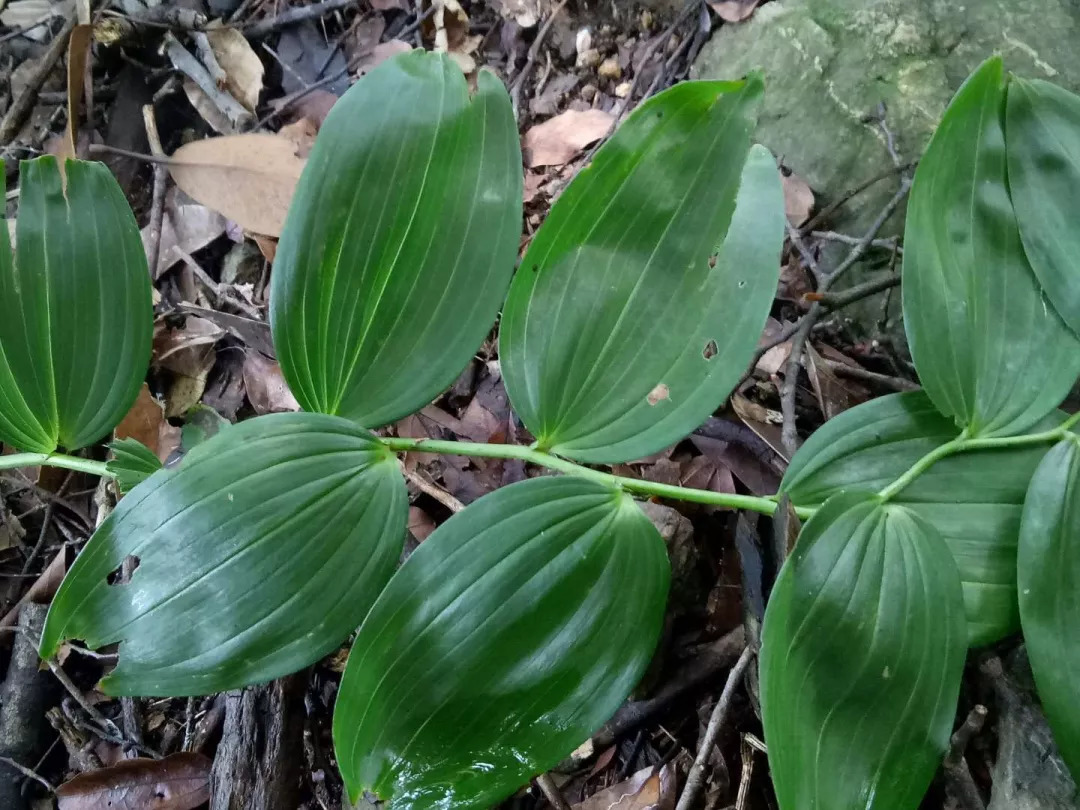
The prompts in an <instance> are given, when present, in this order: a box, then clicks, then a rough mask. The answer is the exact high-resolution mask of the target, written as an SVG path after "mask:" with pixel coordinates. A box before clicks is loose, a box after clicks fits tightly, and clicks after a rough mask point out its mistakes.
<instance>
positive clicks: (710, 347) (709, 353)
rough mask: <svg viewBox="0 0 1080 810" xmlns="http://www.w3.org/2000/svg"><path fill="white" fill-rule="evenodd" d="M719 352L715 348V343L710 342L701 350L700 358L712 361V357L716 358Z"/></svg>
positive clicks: (713, 341)
mask: <svg viewBox="0 0 1080 810" xmlns="http://www.w3.org/2000/svg"><path fill="white" fill-rule="evenodd" d="M719 351H720V350H719V349H718V348H717V346H716V341H715V340H710V341H709V342H708V343H706V344H705V348H704V349H702V350H701V356H702V357H704V358H705V359H706V360H712V359H713V358H714V357H716V355H717V353H718V352H719Z"/></svg>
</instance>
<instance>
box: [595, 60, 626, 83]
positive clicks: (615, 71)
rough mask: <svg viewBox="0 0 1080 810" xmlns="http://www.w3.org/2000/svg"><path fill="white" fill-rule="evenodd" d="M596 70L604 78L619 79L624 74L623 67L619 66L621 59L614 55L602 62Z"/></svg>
mask: <svg viewBox="0 0 1080 810" xmlns="http://www.w3.org/2000/svg"><path fill="white" fill-rule="evenodd" d="M596 72H597V74H598V75H599V76H600V78H602V79H618V78H619V77H620V76H622V68H621V67H619V60H618V59H617V58H616V57H614V56H609V57H608V58H607V59H605V60H604V61H603V62H601V63H600V67H599V68H597V70H596Z"/></svg>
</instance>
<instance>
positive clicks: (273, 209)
mask: <svg viewBox="0 0 1080 810" xmlns="http://www.w3.org/2000/svg"><path fill="white" fill-rule="evenodd" d="M304 162H305V161H304V159H303V158H301V157H298V156H297V154H296V145H295V144H294V143H293V142H292V141H290V140H288V139H287V138H281V137H279V136H277V135H267V134H261V133H252V134H248V135H227V136H223V137H220V138H206V139H205V140H201V141H193V142H192V143H189V144H185V145H184V146H181V147H180V148H179V149H177V150H176V152H174V153H173V156H172V158H171V159H170V160H169V173H170V174H171V175H172V178H173V181H174V182H175V183H176V185H178V186H179V187H180V188H181V189H183V190H184V191H185V192H186V193H187V194H188V195H189V196H191V197H193V198H194V199H196V200H198V201H199V202H201V203H202V204H203V205H206V206H209V207H210V208H213V209H214V210H215V211H219V212H220V213H222V214H223V215H225V216H226V217H228V218H229V219H231V220H233V221H235V222H236V223H237V224H239V225H240V226H241V227H243V228H244V229H245V230H248V231H253V232H254V233H258V234H264V235H267V236H280V235H281V229H282V227H283V226H284V224H285V215H286V214H287V213H288V210H289V202H290V200H292V195H293V192H294V191H295V190H296V183H297V181H298V180H299V179H300V172H301V171H302V170H303V168H304Z"/></svg>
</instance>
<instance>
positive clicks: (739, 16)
mask: <svg viewBox="0 0 1080 810" xmlns="http://www.w3.org/2000/svg"><path fill="white" fill-rule="evenodd" d="M763 1H764V0H709V7H710V8H711V9H712V10H713V11H715V12H716V15H717V16H718V17H719V18H720V19H721V20H723V21H724V22H730V23H735V22H742V21H743V20H748V19H750V17H751V15H752V14H753V13H754V9H756V8H757V7H758V6H759V5H761V3H762V2H763Z"/></svg>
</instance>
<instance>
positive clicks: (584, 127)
mask: <svg viewBox="0 0 1080 810" xmlns="http://www.w3.org/2000/svg"><path fill="white" fill-rule="evenodd" d="M614 122H615V116H613V115H612V114H611V113H608V112H604V111H603V110H567V111H566V112H563V113H560V114H559V115H556V116H555V117H554V118H549V119H548V120H547V121H544V122H543V123H542V124H537V125H536V126H534V127H532V128H530V129H529V131H528V132H526V133H525V139H524V142H523V146H524V148H525V150H526V153H527V155H528V157H527V162H528V167H529V168H530V169H535V168H536V167H537V166H561V165H562V164H564V163H567V162H569V161H570V160H571V159H572V158H573V157H574V156H575V155H577V154H578V153H579V152H580V151H581V150H582V149H584V148H585V147H586V146H589V145H590V144H593V143H596V141H598V140H600V139H601V138H603V137H604V136H605V135H607V133H608V131H609V130H610V129H611V125H612V124H613V123H614Z"/></svg>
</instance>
